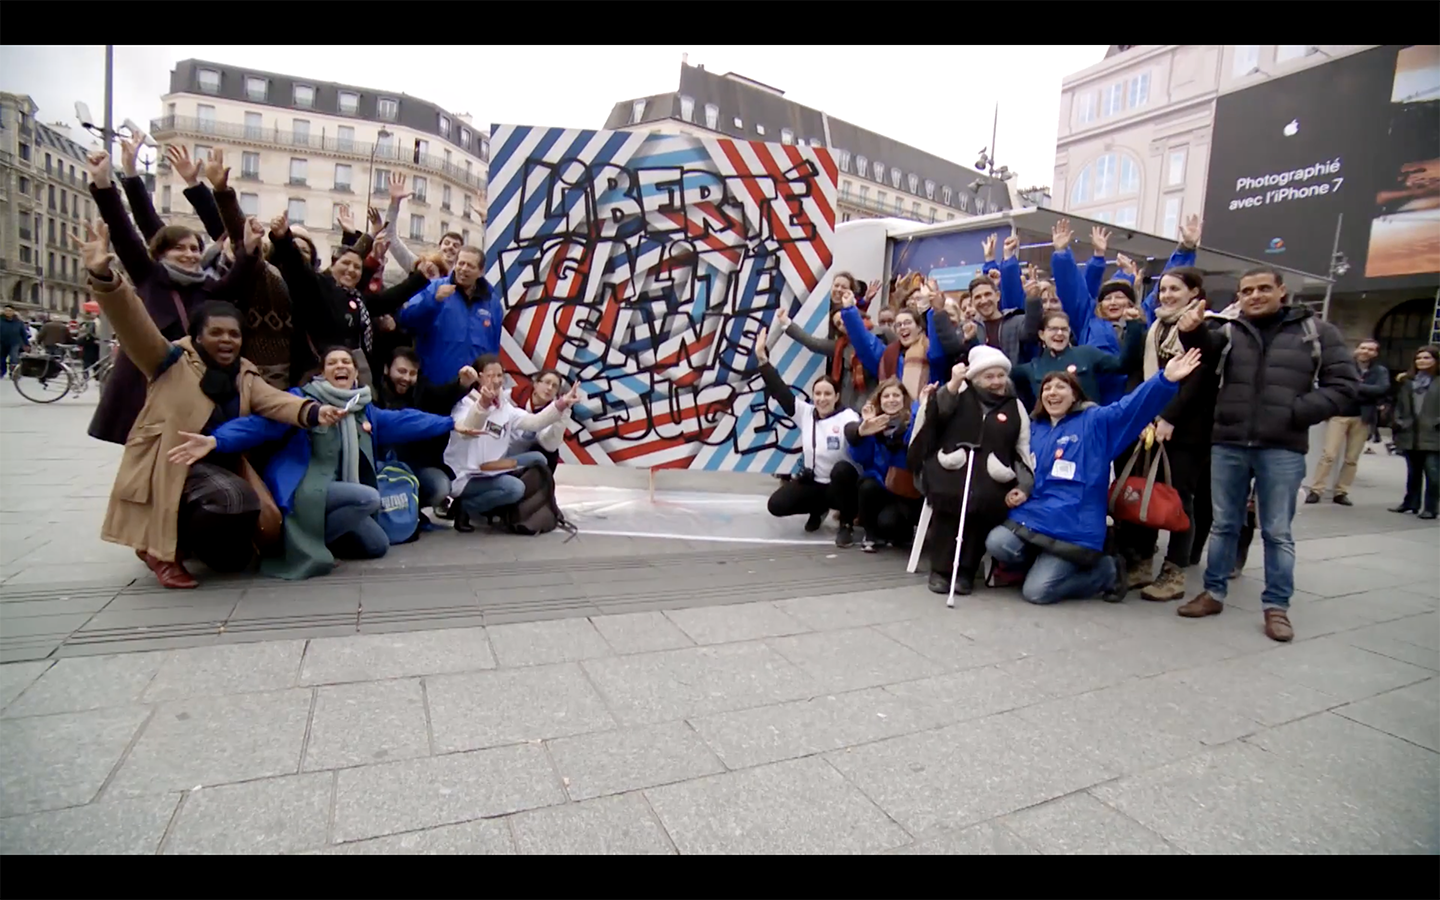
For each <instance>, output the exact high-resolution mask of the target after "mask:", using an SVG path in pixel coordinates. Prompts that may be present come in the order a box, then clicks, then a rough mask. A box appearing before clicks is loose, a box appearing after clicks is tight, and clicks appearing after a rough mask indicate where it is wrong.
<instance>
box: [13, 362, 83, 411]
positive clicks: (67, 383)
mask: <svg viewBox="0 0 1440 900" xmlns="http://www.w3.org/2000/svg"><path fill="white" fill-rule="evenodd" d="M45 374H46V376H47V377H44V378H31V377H29V376H26V375H22V374H21V373H20V367H18V366H17V367H16V368H14V369H12V370H11V372H10V380H11V381H13V382H14V383H15V390H17V391H19V392H20V396H22V397H24V398H25V399H26V400H29V401H30V402H31V403H54V402H55V401H56V400H59V399H60V398H62V397H64V396H65V395H66V394H69V393H70V387H71V380H72V379H73V377H74V376H73V375H72V373H71V372H70V367H69V366H66V365H64V364H63V363H56V364H55V365H54V366H51V367H50V368H49V369H48V371H46V373H45Z"/></svg>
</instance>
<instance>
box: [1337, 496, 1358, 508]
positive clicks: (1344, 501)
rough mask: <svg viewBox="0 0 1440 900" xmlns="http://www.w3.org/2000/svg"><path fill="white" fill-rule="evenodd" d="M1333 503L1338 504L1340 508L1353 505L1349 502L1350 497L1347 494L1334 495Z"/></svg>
mask: <svg viewBox="0 0 1440 900" xmlns="http://www.w3.org/2000/svg"><path fill="white" fill-rule="evenodd" d="M1334 502H1335V503H1338V504H1340V505H1341V506H1354V505H1355V504H1354V503H1352V502H1350V496H1349V495H1348V494H1336V495H1335V500H1334Z"/></svg>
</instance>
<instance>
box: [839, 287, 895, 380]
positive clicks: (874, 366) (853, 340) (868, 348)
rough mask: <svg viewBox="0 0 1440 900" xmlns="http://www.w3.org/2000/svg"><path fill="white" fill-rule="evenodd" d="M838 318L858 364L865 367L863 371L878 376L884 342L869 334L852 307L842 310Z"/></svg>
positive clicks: (858, 312)
mask: <svg viewBox="0 0 1440 900" xmlns="http://www.w3.org/2000/svg"><path fill="white" fill-rule="evenodd" d="M840 318H841V319H842V320H843V321H844V322H845V334H846V336H848V337H849V338H850V344H851V346H853V347H854V348H855V355H856V356H858V357H859V358H860V364H861V365H862V366H864V367H865V371H867V372H869V373H870V374H871V375H877V376H878V374H879V372H880V357H881V355H882V354H884V353H885V344H884V342H882V341H881V340H880V339H879V338H878V337H876V336H875V335H873V334H871V333H870V331H869V329H867V328H866V327H865V319H864V318H862V317H861V315H860V310H858V309H856V308H855V307H854V306H853V305H851V306H847V307H845V308H844V309H842V310H841V311H840Z"/></svg>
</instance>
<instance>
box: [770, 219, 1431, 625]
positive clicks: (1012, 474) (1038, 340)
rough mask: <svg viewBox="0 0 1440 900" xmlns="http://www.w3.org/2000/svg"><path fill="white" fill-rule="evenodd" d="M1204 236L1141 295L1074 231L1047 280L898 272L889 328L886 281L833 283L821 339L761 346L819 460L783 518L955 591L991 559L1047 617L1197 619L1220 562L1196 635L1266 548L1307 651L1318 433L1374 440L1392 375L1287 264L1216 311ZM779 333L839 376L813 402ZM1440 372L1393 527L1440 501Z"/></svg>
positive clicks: (1269, 619)
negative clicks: (1298, 297)
mask: <svg viewBox="0 0 1440 900" xmlns="http://www.w3.org/2000/svg"><path fill="white" fill-rule="evenodd" d="M1200 235H1201V225H1200V221H1199V219H1198V218H1197V217H1191V218H1190V219H1188V220H1187V221H1186V222H1185V224H1184V227H1183V228H1182V231H1181V240H1180V243H1179V246H1178V247H1177V248H1176V250H1175V252H1174V253H1173V254H1172V256H1171V257H1170V259H1169V261H1168V263H1167V265H1166V267H1165V269H1164V270H1163V271H1162V272H1161V274H1160V276H1159V278H1157V279H1155V280H1154V281H1153V282H1152V287H1151V289H1150V290H1149V292H1148V293H1147V294H1145V295H1144V296H1142V295H1141V293H1140V292H1141V290H1143V288H1144V285H1145V279H1144V277H1143V273H1142V272H1141V271H1140V267H1139V266H1137V265H1136V263H1135V262H1134V261H1132V260H1130V259H1129V258H1127V257H1126V256H1125V255H1124V254H1117V256H1116V260H1117V270H1116V271H1115V272H1114V274H1113V276H1112V277H1110V278H1107V277H1106V273H1107V269H1108V263H1107V252H1108V249H1109V247H1108V244H1109V237H1110V235H1109V233H1108V232H1107V231H1105V230H1104V229H1102V228H1096V229H1094V230H1093V231H1092V232H1091V235H1090V246H1091V248H1092V250H1093V254H1092V256H1091V257H1090V259H1088V260H1086V261H1085V263H1084V264H1083V266H1082V264H1081V263H1080V262H1079V261H1077V260H1076V259H1075V256H1074V253H1073V251H1072V244H1073V243H1074V235H1073V233H1072V230H1071V227H1070V224H1069V223H1068V222H1067V221H1065V220H1061V221H1059V222H1058V223H1057V224H1056V225H1055V227H1054V230H1053V233H1052V236H1051V237H1052V244H1053V252H1052V254H1051V270H1050V273H1049V277H1048V278H1042V277H1041V276H1040V274H1039V273H1038V272H1036V271H1035V270H1034V269H1033V268H1030V269H1027V268H1026V267H1025V266H1023V265H1022V263H1021V261H1020V259H1019V258H1018V250H1019V241H1018V240H1017V239H1016V238H1015V237H1013V236H1012V237H1010V238H1007V239H1005V240H1004V241H1000V240H999V239H998V236H992V237H991V238H989V239H988V240H987V241H986V242H985V255H986V260H985V264H984V266H983V267H982V270H981V272H980V274H979V275H978V276H977V277H976V278H975V279H974V280H973V281H971V282H970V284H969V285H968V288H967V289H966V290H964V291H955V292H947V291H941V290H940V289H939V287H938V285H936V284H935V283H934V282H933V281H930V282H927V281H925V280H924V279H921V278H919V277H918V276H911V275H906V276H901V277H899V278H897V279H896V280H895V281H894V282H893V283H892V284H891V285H890V286H889V288H890V290H889V293H888V296H889V298H890V303H889V305H888V306H887V308H886V309H884V310H877V309H871V307H872V306H873V304H874V301H875V299H876V297H877V296H880V291H879V290H878V286H877V285H873V284H872V285H868V286H867V285H864V284H862V283H860V282H859V281H858V280H857V279H855V278H854V277H853V276H852V275H850V274H849V273H843V272H842V273H839V274H837V275H836V276H834V279H833V288H832V292H831V312H832V315H831V316H830V317H829V318H828V319H827V325H826V329H825V333H824V334H823V335H811V334H806V333H805V332H804V331H803V330H801V329H800V328H799V327H798V326H797V325H796V324H795V323H794V322H792V321H790V320H789V318H788V317H787V316H786V315H784V313H783V311H782V313H781V314H780V315H778V316H777V318H776V323H775V324H776V326H777V327H776V328H775V329H774V330H772V331H770V332H767V333H764V334H762V335H759V336H757V338H756V346H755V349H754V352H755V357H756V360H757V362H758V363H759V366H760V373H761V375H762V377H763V379H764V383H765V393H766V396H767V397H768V399H769V400H770V401H772V402H774V403H776V404H777V405H778V406H780V407H781V409H782V410H783V411H784V413H785V414H786V416H787V418H789V419H790V420H791V421H792V422H793V423H794V426H795V427H796V428H797V429H798V430H799V443H800V446H801V449H802V458H803V463H802V465H801V468H800V469H799V470H798V471H797V472H796V473H795V474H793V475H791V476H789V477H788V478H782V480H783V481H784V483H783V484H782V485H781V486H780V487H779V488H778V489H777V490H776V491H775V493H774V494H773V495H772V496H771V498H770V504H769V507H770V512H771V513H772V514H773V515H776V516H792V515H804V516H806V523H805V528H806V530H807V531H812V532H813V531H817V530H819V528H820V527H821V526H822V524H823V522H824V521H825V519H826V517H827V516H829V515H832V514H833V515H836V516H837V517H838V519H839V528H838V531H837V534H836V544H837V546H840V547H848V546H850V545H852V544H853V543H854V542H855V531H856V529H857V528H858V529H859V530H860V544H861V546H862V547H863V548H864V549H865V550H867V551H876V550H879V549H880V548H882V547H884V546H885V545H886V544H894V545H897V546H899V547H901V548H909V547H911V546H912V544H913V543H914V542H917V541H924V542H925V544H926V545H928V547H929V558H930V576H929V580H928V584H929V587H930V589H931V590H933V591H935V592H937V593H949V592H951V591H954V592H957V593H960V594H966V593H970V592H971V591H973V590H974V588H975V584H976V581H977V579H979V578H980V568H981V565H982V562H983V559H984V557H985V556H987V555H988V556H989V557H990V559H991V560H992V565H991V568H990V571H989V573H988V575H987V578H988V580H989V583H990V584H992V585H995V586H1004V585H1019V587H1020V593H1021V596H1022V597H1023V598H1024V599H1026V600H1028V601H1030V602H1032V603H1041V604H1047V603H1055V602H1058V601H1061V600H1066V599H1076V598H1089V597H1100V598H1103V599H1106V600H1111V601H1117V600H1120V599H1122V598H1123V597H1124V596H1125V595H1126V594H1127V592H1129V591H1131V590H1136V589H1138V590H1139V591H1140V594H1141V596H1142V597H1143V598H1144V599H1146V600H1151V601H1157V602H1164V601H1172V600H1180V599H1182V598H1184V597H1185V593H1186V576H1187V572H1188V570H1190V569H1191V568H1193V567H1196V566H1199V565H1200V563H1201V561H1202V558H1203V559H1205V563H1206V564H1205V567H1204V575H1203V584H1202V587H1203V589H1202V590H1200V591H1199V592H1198V593H1197V594H1196V595H1195V596H1193V597H1191V598H1190V599H1188V600H1187V601H1186V602H1184V603H1182V604H1180V605H1179V607H1178V608H1177V612H1178V613H1179V614H1180V615H1181V616H1184V617H1187V618H1201V617H1205V616H1210V615H1215V614H1218V613H1219V612H1221V611H1222V610H1223V609H1224V605H1225V598H1226V596H1227V593H1228V587H1229V582H1230V580H1231V579H1232V578H1234V577H1237V576H1238V574H1239V570H1240V569H1241V568H1243V566H1244V559H1245V556H1246V554H1247V552H1248V548H1249V545H1250V543H1251V540H1252V537H1253V534H1254V531H1255V530H1257V529H1258V530H1259V531H1260V532H1261V534H1262V537H1263V541H1264V554H1265V588H1264V593H1263V608H1264V613H1263V623H1264V629H1265V633H1266V634H1267V635H1269V636H1270V637H1271V638H1272V639H1274V640H1277V641H1288V640H1291V639H1292V638H1293V635H1294V630H1293V626H1292V625H1291V623H1290V620H1289V612H1288V610H1289V605H1290V599H1291V596H1292V594H1293V591H1294V586H1293V573H1294V567H1295V552H1294V540H1293V538H1292V536H1291V522H1292V520H1293V518H1294V514H1295V510H1296V506H1297V503H1298V500H1299V496H1300V489H1301V484H1302V481H1303V480H1304V477H1305V468H1306V466H1305V454H1306V452H1307V450H1308V440H1309V437H1308V435H1309V430H1310V428H1311V427H1313V426H1315V425H1318V424H1320V423H1321V422H1325V421H1327V420H1329V421H1330V428H1331V430H1332V433H1338V434H1341V435H1360V434H1361V431H1362V428H1361V425H1364V426H1365V429H1364V431H1365V436H1366V437H1368V433H1369V432H1368V423H1369V422H1372V421H1374V415H1373V409H1371V410H1369V411H1368V412H1367V409H1369V407H1370V406H1371V405H1373V404H1374V403H1376V402H1377V401H1378V399H1379V398H1380V397H1382V396H1384V395H1385V394H1386V392H1387V391H1389V389H1390V385H1389V380H1388V376H1386V375H1385V373H1384V372H1383V370H1381V371H1373V370H1371V369H1369V368H1368V366H1367V362H1366V360H1369V359H1373V358H1374V353H1373V351H1374V349H1375V347H1374V345H1373V342H1366V343H1363V344H1362V345H1361V347H1360V348H1359V349H1357V350H1356V351H1355V354H1354V358H1352V354H1351V352H1350V351H1349V350H1348V349H1347V348H1346V345H1345V343H1344V340H1343V338H1342V337H1341V335H1340V333H1339V331H1338V330H1337V329H1336V328H1335V327H1334V326H1333V325H1331V324H1329V323H1326V322H1323V321H1320V320H1319V319H1318V318H1317V317H1316V316H1315V315H1314V314H1313V313H1312V312H1311V311H1310V310H1309V309H1307V308H1306V307H1305V306H1303V305H1300V304H1295V303H1291V302H1289V299H1290V298H1289V294H1288V289H1287V288H1286V285H1285V283H1284V278H1283V275H1282V273H1281V272H1279V271H1277V270H1275V269H1273V268H1269V267H1264V266H1262V267H1257V268H1255V269H1252V270H1250V271H1248V272H1246V273H1245V274H1244V275H1243V276H1241V278H1240V279H1239V289H1238V292H1237V294H1236V297H1235V300H1234V302H1232V303H1230V304H1229V305H1227V306H1225V307H1224V308H1217V307H1216V306H1215V305H1212V304H1211V302H1210V300H1209V298H1208V297H1207V296H1206V293H1205V280H1204V276H1203V274H1202V273H1201V272H1200V271H1199V270H1198V269H1196V268H1194V262H1195V256H1196V250H1197V248H1198V247H1199V243H1200ZM997 244H998V245H999V249H1000V258H999V259H998V260H997V259H996V250H997ZM892 311H893V312H892ZM887 313H888V315H887ZM781 333H783V334H787V335H789V336H790V337H791V338H793V339H794V340H796V341H798V342H799V343H801V344H803V345H804V346H806V347H807V348H809V349H811V350H813V351H815V352H817V353H820V354H822V355H824V356H825V357H826V358H827V359H828V360H829V366H828V367H827V370H826V373H825V374H824V375H823V376H821V377H820V378H819V379H818V380H816V382H815V383H814V384H812V385H808V386H805V389H806V391H808V399H806V398H805V397H802V396H800V393H801V392H800V391H798V390H797V389H796V387H797V386H790V385H786V384H784V382H783V380H782V379H781V378H780V376H779V374H778V373H777V372H776V371H775V370H774V369H773V367H771V366H770V365H769V363H768V361H767V360H768V356H769V351H770V350H771V349H772V348H773V346H774V344H775V342H776V341H777V340H778V338H779V335H780V334H781ZM1367 354H1368V355H1367ZM1435 358H1436V357H1435V353H1434V350H1433V348H1424V349H1422V350H1421V351H1420V352H1419V353H1418V354H1417V355H1416V367H1415V369H1414V371H1412V372H1411V373H1409V375H1408V377H1407V378H1402V379H1401V382H1400V385H1401V386H1400V388H1399V392H1398V396H1397V398H1396V401H1395V408H1396V413H1395V435H1396V437H1395V441H1396V444H1397V446H1398V447H1400V448H1401V449H1402V450H1403V451H1404V452H1405V453H1406V457H1407V460H1408V461H1409V462H1410V466H1411V473H1412V474H1411V477H1410V488H1409V491H1408V493H1407V496H1406V499H1405V501H1404V502H1403V503H1402V505H1401V506H1400V507H1397V510H1396V511H1401V512H1418V513H1419V514H1420V515H1421V516H1423V517H1426V518H1433V516H1434V511H1433V510H1434V500H1433V491H1434V487H1433V486H1430V487H1422V480H1423V479H1424V478H1425V477H1427V476H1426V473H1427V472H1430V473H1431V477H1433V469H1434V466H1435V460H1436V459H1440V455H1437V454H1435V453H1434V452H1433V449H1434V448H1435V446H1436V441H1437V440H1440V426H1437V421H1436V412H1437V409H1436V407H1437V406H1440V388H1432V387H1431V384H1432V378H1433V375H1434V373H1435ZM1357 362H1358V363H1359V364H1358V365H1357ZM1362 372H1364V373H1365V375H1364V378H1363V380H1362V376H1361V373H1362ZM1362 404H1364V405H1362ZM1352 417H1353V418H1354V421H1355V422H1358V423H1360V424H1359V425H1354V426H1351V425H1349V424H1348V422H1349V421H1350V420H1351V418H1352ZM1327 443H1328V442H1327ZM1355 452H1357V453H1358V452H1359V451H1358V450H1356V451H1355ZM1333 455H1334V454H1333V453H1332V454H1330V456H1333ZM1327 458H1328V457H1327ZM1427 467H1429V468H1427ZM1132 471H1134V472H1136V475H1135V476H1134V477H1131V474H1130V473H1131V472H1132ZM1347 472H1348V473H1349V474H1350V475H1353V469H1347ZM1147 473H1148V474H1147ZM1318 474H1319V475H1320V478H1319V479H1317V482H1318V481H1321V480H1323V477H1324V475H1325V473H1324V472H1322V473H1318ZM1348 484H1349V481H1348V480H1347V479H1346V478H1343V477H1342V487H1340V488H1338V489H1337V490H1338V491H1339V497H1340V498H1343V497H1344V489H1345V487H1348ZM1426 484H1428V485H1433V484H1434V482H1433V480H1432V481H1430V482H1427V483H1426ZM1422 495H1423V497H1424V499H1423V500H1422ZM1316 499H1317V500H1318V497H1316ZM1339 502H1345V503H1348V502H1349V501H1348V500H1345V499H1340V501H1339ZM1422 503H1423V504H1427V505H1425V506H1424V510H1423V511H1422V510H1421V506H1422ZM927 519H928V523H929V524H928V526H927V527H926V533H923V534H922V533H918V531H919V526H920V523H921V522H922V521H923V520H927ZM1162 531H1163V532H1166V533H1167V535H1168V537H1167V539H1166V542H1165V548H1164V556H1163V558H1162V559H1160V560H1158V561H1157V560H1156V556H1157V554H1158V553H1159V548H1160V533H1161V532H1162ZM1207 540H1208V546H1209V554H1208V558H1207V557H1205V555H1204V552H1203V551H1204V548H1205V546H1206V544H1207ZM1157 563H1158V567H1157Z"/></svg>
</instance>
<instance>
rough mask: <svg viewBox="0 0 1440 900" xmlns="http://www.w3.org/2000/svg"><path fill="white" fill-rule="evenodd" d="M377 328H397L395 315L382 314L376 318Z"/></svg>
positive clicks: (390, 329)
mask: <svg viewBox="0 0 1440 900" xmlns="http://www.w3.org/2000/svg"><path fill="white" fill-rule="evenodd" d="M375 330H376V331H394V330H395V317H394V316H381V317H380V318H378V319H376V320H375Z"/></svg>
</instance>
